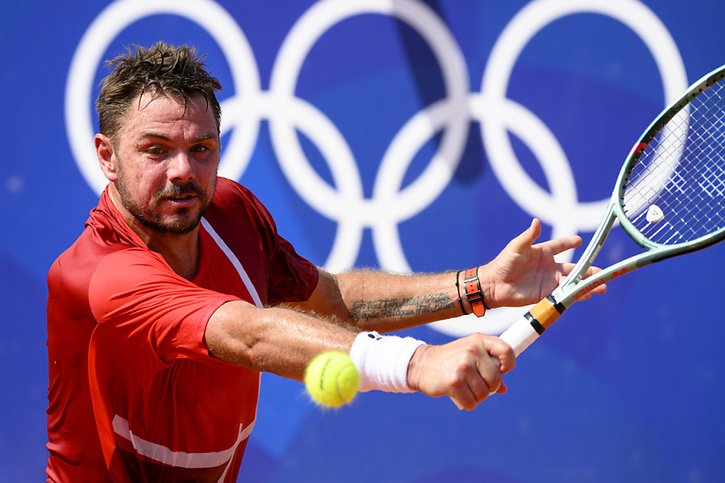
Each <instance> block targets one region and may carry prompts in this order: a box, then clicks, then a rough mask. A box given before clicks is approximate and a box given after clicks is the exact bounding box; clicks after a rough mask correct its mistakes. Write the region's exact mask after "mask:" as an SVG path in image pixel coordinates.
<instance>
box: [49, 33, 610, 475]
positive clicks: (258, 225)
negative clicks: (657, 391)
mask: <svg viewBox="0 0 725 483" xmlns="http://www.w3.org/2000/svg"><path fill="white" fill-rule="evenodd" d="M110 65H111V66H112V71H111V73H110V74H109V75H108V77H106V78H105V80H104V82H103V85H102V89H101V92H100V95H99V98H98V101H97V106H96V107H97V111H98V115H99V133H98V134H97V135H96V136H95V138H94V142H95V149H96V153H97V156H98V161H99V163H100V167H101V169H102V170H103V173H104V174H105V176H106V177H107V178H108V180H109V184H108V186H107V188H106V189H105V191H104V192H103V194H102V195H101V198H100V201H99V202H98V205H97V206H96V207H95V208H94V209H93V210H92V211H91V213H90V216H89V218H88V220H87V221H86V224H85V229H84V231H83V232H82V234H81V235H80V237H79V238H78V239H77V240H76V242H75V243H74V244H73V245H72V246H71V247H70V248H68V250H67V251H65V252H64V253H63V254H62V255H60V257H59V258H58V259H57V260H56V261H55V263H54V264H53V266H52V267H51V269H50V271H49V274H48V288H49V298H48V357H49V369H50V382H49V394H48V399H49V406H48V411H47V412H48V444H47V448H48V451H49V452H50V457H49V459H48V465H47V469H46V473H47V478H48V480H49V481H64V482H70V481H96V482H100V481H134V482H139V481H170V480H173V481H177V480H178V481H181V480H183V481H235V480H236V477H237V474H238V471H239V467H240V465H241V462H242V456H243V454H244V450H245V446H246V444H247V441H248V438H249V435H250V432H251V430H252V428H253V427H254V422H255V415H256V412H257V396H258V393H259V384H260V373H261V372H271V373H275V374H278V375H280V376H283V377H287V378H292V379H295V380H301V379H302V377H303V373H304V369H305V367H306V364H307V363H308V362H309V361H310V360H311V359H312V358H313V357H314V356H315V355H316V354H317V353H319V352H321V351H324V350H332V349H335V350H341V351H346V352H349V353H350V354H351V357H352V358H353V360H354V361H355V363H356V365H357V366H358V368H359V369H360V371H361V390H364V391H367V390H383V391H390V392H412V391H419V392H422V393H424V394H427V395H429V396H432V397H442V396H447V397H450V398H451V399H453V401H454V402H456V404H457V405H459V407H461V408H463V409H466V410H472V409H474V408H475V407H476V406H477V405H478V404H479V403H480V402H482V401H483V400H485V399H486V398H487V397H488V395H489V394H491V393H494V392H498V393H503V392H505V391H506V386H505V384H504V383H503V380H502V374H503V373H506V372H507V371H509V370H511V369H512V368H513V366H514V364H515V359H514V356H513V353H512V350H511V348H510V347H509V346H508V345H507V344H506V343H504V342H503V341H502V340H500V339H498V338H497V337H491V336H485V335H480V334H477V335H472V336H469V337H465V338H462V339H459V340H455V341H453V342H450V343H448V344H445V345H428V344H425V343H423V342H422V341H418V340H415V339H413V338H410V337H397V336H393V335H380V334H381V333H389V332H392V331H396V330H399V329H403V328H407V327H414V326H418V325H421V324H425V323H428V322H432V321H435V320H441V319H445V318H451V317H456V316H459V315H461V313H471V312H475V313H476V314H477V315H479V316H482V315H483V314H484V312H485V310H486V308H490V307H497V306H503V305H515V306H519V305H524V304H529V303H533V302H536V301H538V300H539V299H540V298H541V297H542V296H543V295H545V294H546V293H548V292H549V291H550V290H551V289H553V288H554V287H555V286H556V285H557V283H558V281H559V280H560V279H561V277H563V276H564V275H565V274H566V273H567V272H568V270H570V268H571V267H570V265H568V264H567V265H561V264H558V263H556V262H555V261H554V258H553V256H554V255H555V254H556V253H559V252H562V251H564V250H567V249H570V248H573V247H575V246H577V245H579V243H580V242H581V241H580V239H579V238H578V237H566V238H562V239H557V240H553V241H549V242H545V243H540V244H533V243H534V241H535V240H536V238H537V237H538V236H539V234H540V230H541V228H540V224H539V222H538V221H537V220H534V222H532V225H531V226H530V227H529V228H528V229H527V230H526V231H525V232H523V233H522V234H521V235H519V236H517V237H516V238H514V239H513V240H512V241H511V242H510V243H509V244H508V246H507V247H506V248H505V249H504V250H503V251H502V252H501V253H500V254H499V255H498V256H497V257H496V259H495V260H493V261H492V262H490V263H488V264H486V265H483V266H480V267H475V268H473V269H470V270H466V271H459V272H455V271H454V272H448V273H441V274H435V275H410V276H407V275H406V276H403V275H394V274H386V273H381V272H376V271H353V272H349V273H343V274H337V275H334V274H331V273H328V272H326V271H325V270H323V269H321V268H318V267H316V266H314V265H313V264H312V263H310V262H309V261H308V260H306V259H305V258H303V257H302V256H300V255H299V254H298V253H296V251H295V249H294V248H293V247H292V246H291V245H290V243H289V242H288V241H287V240H285V239H284V238H283V237H282V236H280V234H279V233H278V231H277V227H276V226H275V223H274V220H273V219H272V217H271V216H270V214H269V212H268V211H267V210H266V209H265V207H264V206H263V205H262V203H261V202H260V201H259V200H258V199H257V198H256V197H255V196H254V195H253V194H252V193H251V192H250V191H249V190H248V189H247V188H245V187H243V186H241V185H239V184H238V183H236V182H234V181H231V180H228V179H224V178H221V177H218V176H217V168H218V165H219V159H220V134H219V133H220V131H219V126H220V117H221V113H220V108H219V103H218V101H217V98H216V95H215V92H216V91H217V90H219V89H220V88H221V86H220V84H219V82H218V81H217V80H216V79H215V78H213V77H212V76H210V74H209V73H208V72H207V71H206V69H205V67H204V64H203V61H202V60H200V58H199V57H197V54H196V51H195V50H194V49H193V48H190V47H187V46H183V47H179V48H177V47H174V46H171V45H166V44H164V43H158V44H156V45H154V46H153V47H151V48H148V49H145V48H141V47H137V48H136V49H134V50H129V51H128V52H126V53H125V54H124V55H121V56H119V57H117V58H115V59H114V60H112V61H111V62H110ZM600 290H603V289H600Z"/></svg>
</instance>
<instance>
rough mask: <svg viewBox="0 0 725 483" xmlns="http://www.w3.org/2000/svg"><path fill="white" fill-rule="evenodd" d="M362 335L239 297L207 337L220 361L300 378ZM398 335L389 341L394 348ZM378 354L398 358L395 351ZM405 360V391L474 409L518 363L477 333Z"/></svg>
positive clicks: (219, 314) (424, 348)
mask: <svg viewBox="0 0 725 483" xmlns="http://www.w3.org/2000/svg"><path fill="white" fill-rule="evenodd" d="M359 335H360V334H359V333H358V332H356V331H354V330H351V329H349V328H345V327H343V326H342V325H340V324H336V323H333V322H331V321H329V320H325V319H322V318H317V317H314V316H312V315H309V314H306V313H303V312H300V311H296V310H291V309H288V308H284V307H271V308H262V309H260V308H257V307H255V306H253V305H251V304H248V303H246V302H242V301H234V302H228V303H226V304H223V305H222V306H221V307H220V308H219V309H217V310H216V312H215V313H214V314H213V315H212V317H211V318H210V320H209V322H208V324H207V327H206V331H205V334H204V341H205V343H206V345H207V347H208V349H209V353H210V354H211V355H212V356H214V357H216V358H218V359H221V360H225V361H228V362H232V363H235V364H239V365H242V366H245V367H249V368H251V369H254V370H257V371H260V372H272V373H275V374H277V375H280V376H283V377H287V378H291V379H296V380H298V381H301V380H302V378H303V377H304V371H305V368H306V366H307V364H308V363H309V362H310V360H311V359H312V358H313V357H314V356H315V355H317V354H318V353H320V352H322V351H326V350H340V351H344V352H350V350H351V348H352V347H353V344H355V343H358V342H357V341H356V338H358V336H359ZM365 335H366V334H363V337H362V338H363V342H364V339H365V337H364V336H365ZM398 339H399V338H395V337H390V338H387V339H386V341H387V342H392V345H393V346H395V345H396V344H397V342H398ZM383 343H385V342H383ZM373 344H376V342H373ZM378 355H382V356H384V357H385V356H387V355H390V356H392V357H393V358H394V357H395V356H394V352H393V353H391V352H388V353H387V354H386V353H385V351H383V352H382V353H380V352H379V353H378ZM404 363H405V364H407V374H406V377H405V380H403V381H402V383H403V384H404V385H405V389H404V390H410V391H419V392H422V393H424V394H427V395H429V396H432V397H444V396H447V397H450V398H451V399H452V400H453V401H454V402H455V403H456V405H458V407H460V408H463V409H467V410H472V409H474V408H475V407H476V406H477V405H478V404H479V403H480V402H482V401H483V400H485V399H486V398H487V397H488V396H489V395H490V394H491V393H492V392H499V393H502V392H505V391H506V386H505V385H504V384H503V381H502V378H501V375H502V374H503V373H506V372H508V371H509V370H511V369H512V368H513V367H514V365H515V358H514V355H513V351H512V350H511V348H510V347H509V346H508V345H507V344H506V343H505V342H503V341H502V340H500V339H498V338H497V337H491V336H485V335H481V334H474V335H471V336H468V337H464V338H462V339H459V340H456V341H453V342H451V343H448V344H444V345H420V346H418V347H417V349H416V350H415V352H414V353H413V355H412V357H410V358H409V359H405V360H404ZM363 377H364V375H363ZM372 389H384V390H386V388H385V387H380V388H376V387H372Z"/></svg>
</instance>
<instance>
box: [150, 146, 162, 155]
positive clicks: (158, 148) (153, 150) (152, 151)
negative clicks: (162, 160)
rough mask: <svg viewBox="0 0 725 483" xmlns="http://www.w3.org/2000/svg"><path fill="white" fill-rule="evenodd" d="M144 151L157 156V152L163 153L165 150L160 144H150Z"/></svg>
mask: <svg viewBox="0 0 725 483" xmlns="http://www.w3.org/2000/svg"><path fill="white" fill-rule="evenodd" d="M146 152H147V153H148V154H151V155H155V156H157V155H159V154H164V152H165V151H164V148H162V147H161V146H150V147H148V148H146Z"/></svg>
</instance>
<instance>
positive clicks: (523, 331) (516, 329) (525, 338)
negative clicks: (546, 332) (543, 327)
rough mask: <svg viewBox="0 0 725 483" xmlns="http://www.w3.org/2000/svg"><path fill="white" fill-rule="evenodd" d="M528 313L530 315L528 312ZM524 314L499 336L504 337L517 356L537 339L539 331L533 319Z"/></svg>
mask: <svg viewBox="0 0 725 483" xmlns="http://www.w3.org/2000/svg"><path fill="white" fill-rule="evenodd" d="M526 315H529V314H528V313H527V314H526ZM526 315H524V316H522V317H521V318H520V319H518V320H517V321H516V322H514V324H513V325H512V326H511V327H509V328H508V329H506V330H505V331H504V333H503V334H501V335H500V336H499V337H500V338H501V339H503V341H504V342H506V343H507V344H508V345H510V346H511V348H512V349H513V350H514V354H515V355H516V357H518V356H519V354H521V353H522V352H523V351H525V350H526V348H527V347H529V346H530V345H531V344H532V343H533V342H534V341H535V340H536V339H538V338H539V333H538V332H536V330H534V328H533V327H532V326H531V321H530V320H529V319H528V318H527V317H526Z"/></svg>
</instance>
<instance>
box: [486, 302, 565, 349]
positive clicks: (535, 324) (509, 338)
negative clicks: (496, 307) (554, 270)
mask: <svg viewBox="0 0 725 483" xmlns="http://www.w3.org/2000/svg"><path fill="white" fill-rule="evenodd" d="M563 311H564V310H563V308H562V307H561V305H559V304H557V303H556V302H555V301H554V299H553V298H552V297H551V296H548V297H546V298H545V299H542V300H541V301H540V302H539V303H537V304H536V305H534V306H533V307H532V308H531V310H529V311H528V312H526V313H525V314H524V315H523V316H522V317H520V318H519V319H518V320H517V321H516V322H514V323H513V325H511V326H510V327H509V328H508V329H506V331H504V333H503V334H501V335H500V338H501V339H503V341H504V342H506V343H507V344H508V345H510V346H511V348H512V349H513V350H514V354H515V355H516V357H518V356H519V354H521V353H522V352H524V351H525V350H526V348H527V347H529V346H530V345H531V344H532V343H533V342H534V341H535V340H536V339H538V338H539V336H540V335H541V334H543V333H544V331H545V330H546V329H548V328H549V327H550V326H551V324H553V323H554V321H556V319H558V318H559V316H560V315H561V313H562V312H563Z"/></svg>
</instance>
